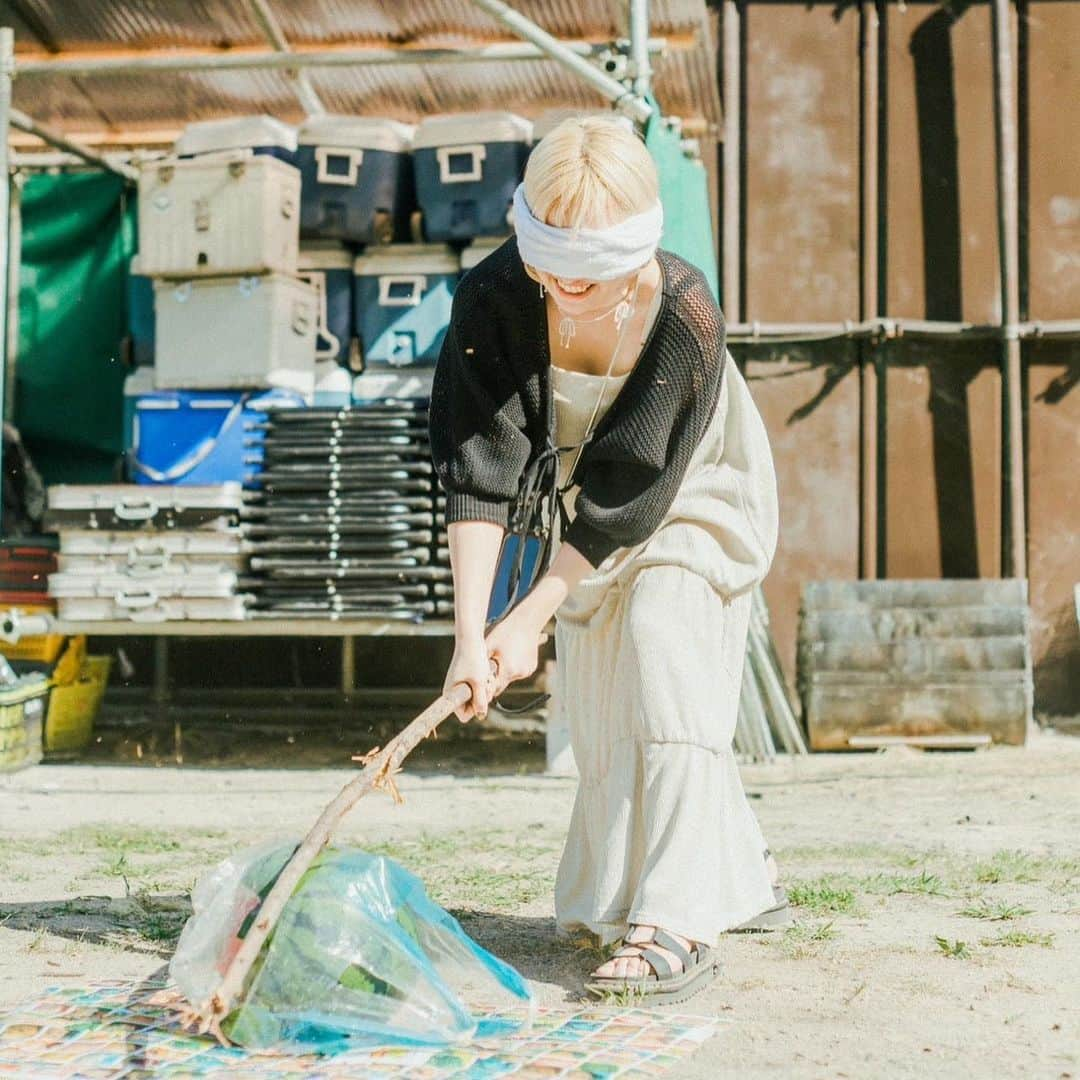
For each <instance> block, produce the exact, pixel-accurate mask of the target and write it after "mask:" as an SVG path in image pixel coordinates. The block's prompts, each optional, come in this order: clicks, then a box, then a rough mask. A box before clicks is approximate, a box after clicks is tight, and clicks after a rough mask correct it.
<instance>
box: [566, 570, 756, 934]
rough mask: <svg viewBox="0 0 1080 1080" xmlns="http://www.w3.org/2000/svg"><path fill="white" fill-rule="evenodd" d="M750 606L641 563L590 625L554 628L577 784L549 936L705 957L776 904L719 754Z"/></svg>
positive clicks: (734, 775)
mask: <svg viewBox="0 0 1080 1080" xmlns="http://www.w3.org/2000/svg"><path fill="white" fill-rule="evenodd" d="M750 602H751V595H750V593H749V592H746V593H743V594H742V595H740V596H738V597H736V598H734V599H732V600H730V601H728V600H725V599H724V598H723V597H722V596H721V595H720V594H719V593H717V592H716V591H715V590H714V589H713V587H712V586H711V585H710V584H709V582H708V581H706V580H705V578H703V577H702V576H700V575H699V574H696V573H694V572H692V571H690V570H687V569H685V568H684V567H682V566H677V565H648V566H645V567H643V568H642V569H641V570H638V571H636V572H634V573H631V574H628V575H625V576H624V577H622V578H619V579H617V580H615V581H613V582H612V584H611V585H610V587H609V588H608V589H607V592H606V594H605V596H604V598H603V601H602V602H601V604H600V606H599V608H598V609H597V610H596V611H595V612H594V613H593V614H592V616H591V617H590V618H589V619H588V621H587V622H585V623H576V622H573V621H564V620H558V619H557V622H556V653H557V657H558V662H557V665H556V676H555V678H556V686H555V691H556V693H557V694H558V695H559V701H560V707H561V708H562V709H564V710H565V713H566V715H567V719H568V721H569V728H570V738H571V744H572V746H573V750H574V757H575V759H576V761H577V766H578V770H579V774H580V783H579V787H578V792H577V798H576V800H575V803H574V809H573V814H572V817H571V821H570V829H569V834H568V836H567V840H566V847H565V849H564V851H563V855H562V860H561V862H560V865H559V870H558V876H557V880H556V885H555V914H556V920H557V923H558V926H559V929H560V931H562V932H564V933H569V934H573V933H574V932H576V931H580V930H581V929H586V930H589V931H591V932H592V933H594V934H596V935H598V936H599V938H600V939H601V941H602V942H603V943H605V944H607V943H609V942H612V941H615V940H617V939H619V938H620V937H622V936H623V935H624V934H625V933H626V931H627V928H628V926H629V925H630V924H631V923H645V924H649V925H654V926H660V927H662V928H664V929H665V930H669V931H672V932H674V933H677V934H681V935H683V936H685V937H687V938H690V939H691V940H693V941H700V942H704V943H706V944H709V945H713V944H715V943H716V939H717V937H718V936H719V935H720V934H721V933H723V932H724V931H725V930H728V929H730V928H731V927H733V926H737V925H738V924H739V923H742V922H744V921H745V920H747V919H749V918H751V917H753V916H754V915H756V914H758V913H759V912H761V911H763V910H765V909H766V908H768V907H770V906H771V905H772V903H773V893H772V886H771V884H770V881H769V875H768V871H767V868H766V865H765V860H764V858H763V852H764V849H765V846H766V844H765V841H764V838H763V836H762V833H761V829H760V827H759V826H758V822H757V819H756V818H755V816H754V814H753V812H752V811H751V809H750V806H749V804H748V803H747V800H746V795H745V793H744V791H743V786H742V781H741V779H740V777H739V771H738V765H737V763H736V761H735V756H734V752H733V750H732V746H731V740H732V736H733V734H734V730H735V721H736V718H737V716H738V702H739V688H740V684H741V681H742V672H743V662H744V656H745V651H746V635H747V624H748V619H749V613H750Z"/></svg>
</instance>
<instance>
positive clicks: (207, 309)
mask: <svg viewBox="0 0 1080 1080" xmlns="http://www.w3.org/2000/svg"><path fill="white" fill-rule="evenodd" d="M154 292H155V307H156V309H157V360H156V365H155V368H154V376H155V385H156V386H157V389H159V390H172V389H192V390H194V389H198V388H211V389H219V390H224V389H231V388H236V389H263V388H265V387H275V386H276V387H281V388H282V389H286V390H294V391H296V392H297V393H299V394H302V395H304V396H305V397H306V398H308V399H310V397H311V394H312V392H313V391H314V388H315V333H316V327H317V322H318V297H317V294H316V292H315V289H314V288H312V286H311V285H309V284H308V283H307V282H305V281H300V280H299V279H298V278H292V277H286V276H285V275H284V274H267V275H265V276H262V277H243V278H233V277H229V278H195V279H192V280H191V281H182V282H175V281H157V282H155V283H154Z"/></svg>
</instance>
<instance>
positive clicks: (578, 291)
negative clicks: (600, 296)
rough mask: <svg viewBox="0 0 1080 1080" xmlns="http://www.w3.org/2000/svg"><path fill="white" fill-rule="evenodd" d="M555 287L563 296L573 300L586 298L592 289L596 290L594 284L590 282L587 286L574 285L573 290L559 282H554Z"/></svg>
mask: <svg viewBox="0 0 1080 1080" xmlns="http://www.w3.org/2000/svg"><path fill="white" fill-rule="evenodd" d="M555 284H556V286H557V287H558V289H559V292H561V293H562V294H563V295H564V296H572V297H574V298H578V297H582V296H588V295H589V293H590V292H592V290H593V289H594V288H596V283H595V282H590V283H589V284H587V285H575V286H574V287H573V288H568V287H567V286H566V285H564V284H563V283H562V282H561V281H556V282H555Z"/></svg>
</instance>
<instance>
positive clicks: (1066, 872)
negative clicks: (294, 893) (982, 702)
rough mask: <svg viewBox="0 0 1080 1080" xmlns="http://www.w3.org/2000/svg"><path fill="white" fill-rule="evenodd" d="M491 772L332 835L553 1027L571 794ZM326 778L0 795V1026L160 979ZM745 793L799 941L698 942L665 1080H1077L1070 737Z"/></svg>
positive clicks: (849, 758)
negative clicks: (678, 1053)
mask: <svg viewBox="0 0 1080 1080" xmlns="http://www.w3.org/2000/svg"><path fill="white" fill-rule="evenodd" d="M475 749H476V748H475V746H474V750H473V757H474V758H475V756H476V753H475ZM500 761H504V762H505V765H504V766H503V767H502V771H500V772H498V773H495V774H491V773H479V772H478V771H477V770H476V769H475V768H473V767H472V766H471V765H469V764H467V763H466V764H460V763H459V764H458V765H455V764H454V762H453V759H452V758H450V759H447V760H446V761H438V762H436V763H434V765H433V764H432V763H431V762H430V761H429V762H428V764H427V766H426V769H427V771H424V772H420V773H412V774H406V775H405V776H404V777H403V778H402V779H403V782H402V784H401V787H402V790H403V792H404V794H405V797H406V803H405V805H404V806H400V807H398V806H394V805H393V804H392V803H391V802H390V801H389V799H386V798H383V797H380V798H377V799H372V800H369V801H367V802H366V803H365V804H362V805H361V806H360V807H359V808H358V809H357V810H356V811H355V812H354V814H353V816H352V818H351V819H350V821H349V824H348V826H347V829H346V836H345V839H348V840H349V841H351V842H355V843H356V844H358V845H362V846H364V847H367V848H369V849H378V850H381V851H386V852H390V853H392V854H394V855H395V856H396V857H397V858H399V859H400V860H401V861H402V862H403V863H405V864H406V865H407V866H409V867H410V868H411V869H413V870H415V871H417V872H418V873H419V874H421V876H422V877H423V878H424V880H425V881H426V882H427V884H428V887H429V890H430V891H431V893H432V894H433V896H434V897H435V898H436V899H437V900H439V901H440V902H441V903H443V904H444V905H445V906H447V907H449V908H450V909H451V910H453V911H454V912H455V913H457V914H458V915H459V917H460V918H461V919H462V921H463V923H464V925H465V926H466V928H467V929H468V930H469V931H470V932H471V933H472V934H473V935H474V936H475V937H476V938H477V939H478V940H479V941H480V942H481V943H482V944H484V945H485V946H487V947H488V948H490V949H492V950H493V951H494V952H496V953H497V954H498V955H500V956H502V957H504V958H505V959H507V960H509V961H510V962H512V963H514V964H516V965H517V966H518V967H519V969H520V970H521V971H522V972H523V973H524V974H525V975H527V976H528V978H529V979H530V980H531V981H532V983H533V985H534V986H535V988H536V991H537V993H538V995H539V996H540V998H541V999H542V1000H543V1001H544V1002H546V1003H554V1004H565V1005H566V1006H567V1007H571V1006H572V1005H573V1003H574V1002H575V1001H577V1000H578V999H579V996H580V993H581V987H582V980H583V977H584V976H585V975H586V974H587V972H588V970H589V969H590V966H591V965H592V964H593V963H595V957H594V956H592V955H590V953H589V952H588V951H584V950H581V949H575V948H574V947H572V946H570V945H568V944H564V943H560V942H558V941H556V940H555V939H554V936H553V929H554V927H553V922H552V918H551V899H550V898H551V887H552V881H553V877H554V872H555V867H556V864H557V859H558V854H559V848H560V844H561V839H562V830H563V829H564V827H565V824H566V822H567V819H568V817H569V812H570V806H571V801H572V798H573V790H574V784H573V782H572V781H569V780H565V779H554V778H548V777H544V776H542V775H537V774H536V773H535V771H534V770H535V769H536V766H537V756H536V753H535V747H534V748H533V750H532V751H530V752H528V753H526V754H524V755H523V757H522V759H521V761H520V762H519V763H518V764H516V765H515V764H514V758H513V755H509V756H503V757H501V758H500ZM455 770H456V771H455ZM346 775H347V773H346V772H345V771H344V770H337V769H328V768H323V769H313V768H304V769H289V770H284V769H270V768H267V769H261V770H255V769H241V768H229V767H218V768H199V767H189V766H185V767H184V768H176V767H170V766H166V765H161V764H160V763H159V765H158V767H146V766H145V764H144V765H143V767H137V766H131V765H115V764H101V763H95V764H92V765H87V764H82V765H66V766H60V765H54V766H48V765H47V766H41V767H38V768H35V769H32V770H29V771H27V772H23V773H19V774H16V775H14V776H10V777H4V778H0V820H2V821H3V834H2V839H0V1009H2V1008H3V1007H4V1006H8V1005H11V1004H13V1003H14V1002H16V1001H18V1000H20V999H22V998H25V997H26V996H28V995H33V994H36V993H38V992H40V991H41V990H42V989H44V988H45V987H46V986H49V985H55V984H58V983H63V984H73V985H74V984H79V983H81V982H85V981H89V980H91V979H98V978H104V977H131V978H136V977H139V976H145V975H147V974H149V973H151V972H153V971H155V970H157V969H159V968H160V967H161V966H162V964H164V963H165V962H166V961H167V959H168V957H169V955H170V952H171V948H172V945H173V943H174V942H175V939H176V935H177V933H178V932H179V929H180V927H181V926H182V925H183V922H184V919H185V918H186V915H187V913H188V910H189V907H188V902H187V893H188V891H189V890H190V888H191V885H192V883H193V881H194V880H195V879H196V878H197V877H198V875H199V874H201V873H202V872H203V871H204V870H205V869H206V868H207V867H208V866H209V865H212V864H213V862H214V861H215V860H216V859H218V858H220V857H221V856H223V855H225V854H227V853H230V852H233V851H235V850H237V849H238V848H240V847H242V846H244V845H246V844H248V843H249V842H256V841H261V840H263V839H266V838H269V837H273V836H287V835H295V834H297V833H300V832H303V831H304V829H305V828H306V827H307V825H308V824H309V823H310V822H311V821H313V820H314V818H315V816H316V815H317V813H318V811H319V810H321V808H322V807H323V805H324V804H325V802H326V801H327V800H328V798H329V797H330V796H331V795H332V794H333V793H334V792H336V790H337V789H338V787H339V786H340V784H341V783H342V782H343V781H344V779H345V778H346ZM743 776H744V781H745V783H746V787H747V790H748V792H749V793H750V795H751V797H752V799H753V803H752V805H753V806H754V808H755V810H756V812H757V813H758V815H759V817H760V820H761V822H762V825H763V827H764V829H765V832H766V835H767V837H768V839H769V841H770V844H771V846H772V848H773V850H774V851H775V852H776V854H777V856H778V858H779V861H780V864H781V868H782V872H783V876H784V879H785V881H786V882H787V884H788V886H789V888H792V890H793V892H794V895H795V897H796V899H797V900H799V902H800V906H799V907H798V909H797V910H798V913H799V921H798V923H797V924H796V926H795V927H794V928H792V929H789V930H787V931H785V932H781V933H778V934H771V935H757V936H753V937H751V936H738V937H736V936H727V937H726V938H725V939H724V940H723V941H722V942H721V950H720V951H721V955H722V959H723V964H724V970H723V974H722V976H721V978H720V979H719V980H718V981H717V982H716V983H715V984H714V985H713V986H712V987H710V988H709V989H708V990H707V991H705V992H703V993H701V994H699V995H698V996H697V997H696V998H694V999H693V1001H692V1002H691V1003H689V1005H687V1006H683V1008H684V1009H685V1010H686V1011H693V1012H698V1013H714V1014H717V1015H719V1016H721V1017H722V1018H723V1021H724V1023H723V1025H722V1027H721V1030H720V1034H719V1036H718V1037H717V1038H715V1039H714V1040H712V1041H711V1042H710V1043H709V1044H707V1045H706V1047H705V1048H704V1049H702V1050H701V1051H700V1052H699V1053H698V1054H697V1055H696V1056H695V1057H694V1058H693V1059H691V1061H690V1063H689V1064H688V1065H687V1066H685V1067H684V1068H683V1069H682V1070H681V1071H680V1077H685V1078H687V1080H690V1078H700V1080H705V1078H706V1077H708V1078H712V1077H717V1076H738V1077H740V1078H754V1077H781V1076H782V1077H800V1078H801V1077H860V1078H862V1077H928V1076H949V1077H952V1076H956V1077H1012V1076H1016V1077H1020V1076H1024V1077H1053V1078H1059V1080H1065V1078H1068V1077H1080V976H1078V974H1077V972H1078V971H1080V739H1075V738H1069V737H1065V736H1054V735H1052V734H1043V735H1040V736H1039V737H1038V738H1037V740H1036V741H1035V742H1034V743H1033V744H1032V745H1031V746H1029V747H1028V748H1026V749H1023V750H1015V749H1004V748H994V749H990V750H985V751H980V752H978V753H975V754H922V753H919V752H917V751H908V750H890V751H887V752H884V753H878V754H867V755H816V756H814V757H811V758H804V759H788V760H783V761H781V762H779V763H776V764H772V765H753V766H745V767H744V769H743ZM703 841H707V838H704V837H703ZM936 939H940V941H939V940H936ZM950 954H951V955H950Z"/></svg>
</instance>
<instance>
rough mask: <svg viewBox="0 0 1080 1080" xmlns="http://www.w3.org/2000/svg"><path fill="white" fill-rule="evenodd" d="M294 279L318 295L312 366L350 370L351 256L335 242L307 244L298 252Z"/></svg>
mask: <svg viewBox="0 0 1080 1080" xmlns="http://www.w3.org/2000/svg"><path fill="white" fill-rule="evenodd" d="M297 276H298V277H302V278H303V279H304V280H305V281H306V282H308V283H309V284H310V285H313V286H314V287H315V291H316V293H317V294H318V300H317V308H318V314H317V317H316V327H317V331H316V337H315V362H316V363H319V362H320V361H323V360H334V361H336V362H337V363H339V364H340V365H341V366H342V367H348V366H349V353H350V350H351V347H352V340H353V338H354V337H356V330H355V326H354V322H353V299H352V290H353V254H352V252H351V251H349V249H348V248H347V247H345V245H344V244H338V243H335V242H334V241H329V242H323V243H318V244H315V243H313V244H306V245H305V246H304V247H302V248H301V249H300V260H299V267H298V269H297Z"/></svg>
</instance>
